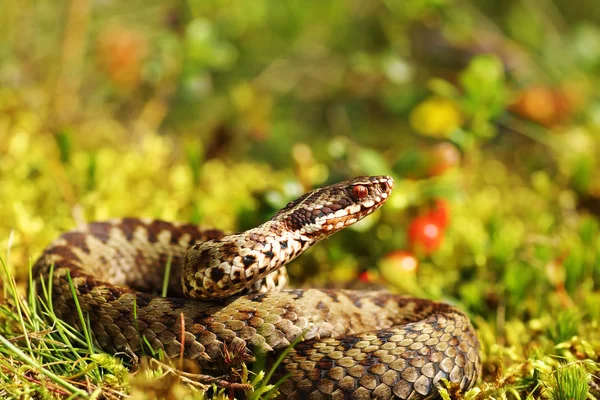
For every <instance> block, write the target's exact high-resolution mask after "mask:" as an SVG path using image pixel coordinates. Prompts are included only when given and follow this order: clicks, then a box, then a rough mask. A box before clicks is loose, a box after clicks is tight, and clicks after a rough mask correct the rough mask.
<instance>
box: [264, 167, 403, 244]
mask: <svg viewBox="0 0 600 400" xmlns="http://www.w3.org/2000/svg"><path fill="white" fill-rule="evenodd" d="M393 187H394V180H393V179H392V178H391V177H390V176H385V175H382V176H359V177H356V178H354V179H351V180H347V181H343V182H339V183H335V184H333V185H329V186H325V187H322V188H319V189H315V190H313V191H311V192H308V193H306V194H304V195H303V196H301V197H300V198H298V199H297V200H295V201H292V202H290V203H289V204H288V205H287V206H286V207H285V208H283V209H282V210H280V211H279V212H278V213H277V214H276V215H275V216H274V217H273V219H272V220H279V221H282V220H284V221H285V224H286V225H287V226H288V227H289V228H291V229H292V230H294V231H297V232H299V233H300V234H301V235H306V236H311V237H315V236H316V237H317V238H323V237H327V236H330V235H332V234H333V233H335V232H337V231H339V230H340V229H343V228H345V227H347V226H349V225H352V224H354V223H356V222H358V221H360V220H361V219H363V218H364V217H366V216H367V215H369V214H371V213H372V212H373V211H375V210H377V209H378V208H379V207H381V206H382V205H383V203H384V202H385V201H386V200H387V199H388V198H389V196H390V193H391V192H392V189H393Z"/></svg>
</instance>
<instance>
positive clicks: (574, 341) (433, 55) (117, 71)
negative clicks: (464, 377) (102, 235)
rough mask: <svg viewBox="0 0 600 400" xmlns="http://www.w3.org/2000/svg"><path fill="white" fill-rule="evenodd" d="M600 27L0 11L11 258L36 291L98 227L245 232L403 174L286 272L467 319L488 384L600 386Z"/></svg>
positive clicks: (524, 13) (456, 5)
mask: <svg viewBox="0 0 600 400" xmlns="http://www.w3.org/2000/svg"><path fill="white" fill-rule="evenodd" d="M599 21H600V8H599V7H597V5H596V4H595V2H594V1H591V0H590V1H583V0H582V1H575V2H574V1H567V0H560V1H551V0H524V1H502V2H496V1H490V0H480V1H453V0H415V1H395V0H387V1H364V2H357V1H350V0H343V1H342V0H336V1H324V2H305V1H287V0H285V1H266V0H253V1H248V0H241V1H236V2H233V1H227V0H218V1H217V0H215V1H199V0H189V1H180V2H167V1H162V0H152V1H129V2H117V1H112V0H97V1H91V0H71V1H66V2H54V1H47V0H42V1H28V0H22V1H18V2H17V1H14V0H4V1H3V2H2V5H1V12H0V138H1V140H0V199H1V200H0V250H1V253H2V254H3V259H4V260H5V261H7V265H8V271H10V273H11V274H14V275H15V276H16V277H17V279H18V280H19V281H20V282H25V281H26V277H27V273H28V266H29V265H30V263H31V262H32V261H34V260H35V258H36V257H37V256H38V255H39V254H40V252H41V250H42V249H43V247H44V246H45V245H46V244H47V243H48V242H50V241H51V240H52V238H54V237H56V236H57V235H58V234H59V233H60V232H63V231H65V230H67V229H71V228H73V227H75V226H77V225H81V224H84V223H85V222H87V221H92V220H99V219H107V218H113V217H121V216H138V217H154V218H162V219H167V220H184V221H192V222H194V223H199V224H202V225H207V226H214V227H217V228H222V229H226V230H243V229H247V228H250V227H253V226H256V225H257V224H259V223H260V222H262V221H264V220H266V219H268V218H269V217H270V216H271V215H272V214H273V213H274V212H275V211H276V210H277V209H279V208H280V207H282V206H283V205H285V204H286V203H287V202H288V201H290V200H292V199H294V198H295V197H297V196H299V195H300V194H301V193H303V192H304V191H307V190H309V189H311V188H313V187H318V186H321V185H325V184H328V183H333V182H336V181H339V180H343V179H347V178H350V177H353V176H355V175H362V174H390V175H392V176H393V177H394V179H395V180H396V188H395V190H394V194H393V196H392V197H391V198H390V200H389V201H388V202H387V204H386V205H385V207H383V209H382V210H381V211H380V212H378V213H376V214H375V215H373V216H372V217H370V218H368V219H367V220H365V221H364V222H363V223H360V224H357V225H356V226H355V227H352V228H350V229H348V230H347V231H345V232H343V233H340V234H339V235H337V236H334V237H333V238H332V239H330V240H328V241H326V242H325V243H322V244H320V245H318V246H316V247H315V248H314V249H313V250H311V251H310V252H309V253H308V254H306V255H304V256H302V257H301V258H300V259H298V260H297V261H295V262H294V263H293V264H292V265H291V266H290V273H291V276H292V280H293V282H294V283H295V285H296V286H320V287H324V286H328V287H371V286H384V287H387V288H388V289H390V290H398V291H402V292H404V293H408V294H412V295H418V296H423V297H430V298H437V299H445V300H447V301H451V302H454V303H457V304H459V305H460V307H462V308H464V309H465V310H467V311H468V312H469V313H470V315H471V317H472V319H473V321H474V323H475V324H476V326H477V327H478V330H479V332H480V335H481V338H482V342H483V348H484V359H485V370H484V379H485V381H486V382H487V384H488V386H482V387H483V388H493V390H500V391H502V390H504V391H505V392H504V393H512V392H510V390H509V389H508V388H509V387H510V388H513V386H514V385H516V384H515V381H518V382H519V385H520V386H518V388H517V389H514V390H515V393H520V394H522V395H527V394H529V393H534V392H535V390H539V389H535V388H538V387H539V385H540V382H545V381H543V378H542V377H543V376H547V375H548V374H550V375H551V374H552V373H553V372H552V371H556V368H558V366H560V365H562V363H564V362H565V361H566V362H569V361H577V362H583V363H584V365H585V368H586V370H587V371H588V372H594V371H596V369H597V366H598V364H597V362H598V349H600V337H599V336H600V335H599V334H598V333H597V332H598V326H597V325H598V318H599V317H600V308H599V307H598V302H599V301H600V291H599V290H598V289H599V286H600V279H599V278H600V246H599V244H600V234H599V232H600V229H599V224H598V215H599V214H600V180H599V178H600V174H599V170H598V165H597V161H598V155H599V152H598V145H599V144H600V97H599V96H598V93H600V91H599V90H598V89H599V87H600V85H599V82H598V72H600V25H598V22H599ZM565 343H567V344H566V345H565ZM539 360H543V363H542V364H540V363H538V364H536V362H537V361H539ZM511 374H512V375H511ZM507 376H514V377H515V380H513V381H511V382H509V381H508V380H507V381H505V382H500V383H499V379H500V378H501V377H507ZM517 378H518V379H517ZM482 390H487V389H482ZM489 390H492V389H489ZM511 390H512V389H511Z"/></svg>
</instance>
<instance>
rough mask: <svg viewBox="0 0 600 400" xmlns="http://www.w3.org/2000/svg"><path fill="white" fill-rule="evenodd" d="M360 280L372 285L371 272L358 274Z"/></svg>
mask: <svg viewBox="0 0 600 400" xmlns="http://www.w3.org/2000/svg"><path fill="white" fill-rule="evenodd" d="M358 280H359V281H361V282H364V283H371V276H370V275H369V271H362V272H361V273H359V274H358Z"/></svg>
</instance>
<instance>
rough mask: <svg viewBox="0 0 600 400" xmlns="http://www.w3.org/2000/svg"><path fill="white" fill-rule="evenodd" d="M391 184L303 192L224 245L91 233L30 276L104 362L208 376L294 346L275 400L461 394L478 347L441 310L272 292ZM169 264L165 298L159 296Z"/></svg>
mask: <svg viewBox="0 0 600 400" xmlns="http://www.w3.org/2000/svg"><path fill="white" fill-rule="evenodd" d="M393 185H394V182H393V180H392V178H390V177H387V176H371V177H358V178H355V179H353V180H349V181H345V182H341V183H337V184H334V185H330V186H327V187H324V188H320V189H316V190H314V191H312V192H309V193H307V194H305V195H303V196H301V197H300V198H299V199H297V200H295V201H293V202H291V203H289V204H288V205H287V206H286V207H284V208H283V209H281V210H280V211H279V212H277V214H276V215H275V216H274V217H273V218H272V219H271V220H269V221H267V222H265V223H264V224H262V225H260V226H258V227H256V228H253V229H250V230H248V231H246V232H242V233H239V234H235V235H229V236H227V235H225V234H224V233H223V232H221V231H218V230H212V229H200V228H198V227H196V226H193V225H190V224H180V223H172V222H165V221H158V220H142V219H134V218H127V219H120V220H112V221H108V222H95V223H91V224H89V225H87V227H86V228H84V229H80V230H74V231H71V232H68V233H65V234H63V235H62V236H60V237H59V238H58V239H56V240H55V241H54V242H53V243H52V244H50V245H49V246H48V247H47V248H46V249H45V251H44V253H43V254H42V256H41V257H40V259H39V260H38V261H37V262H36V264H35V266H34V274H35V275H34V276H35V277H37V279H38V280H40V281H41V280H45V281H46V282H47V280H48V278H49V276H51V277H52V278H51V280H52V303H53V308H54V311H55V312H56V314H57V315H58V316H59V317H60V318H61V319H63V320H64V321H65V322H67V323H69V324H71V325H74V326H78V325H79V318H78V315H77V312H76V305H75V302H74V299H73V297H72V291H71V289H74V290H75V292H76V294H77V299H78V303H79V306H80V307H81V310H82V311H83V313H84V315H86V317H87V318H89V321H90V326H91V327H92V331H93V334H94V338H95V341H96V342H97V344H98V345H99V346H100V347H101V348H102V349H104V350H105V351H108V352H112V353H119V352H122V353H128V354H132V353H136V354H141V353H142V352H143V351H144V350H143V348H142V347H143V346H144V345H146V346H150V347H151V348H153V349H154V350H158V349H162V350H163V351H164V354H166V355H167V356H168V357H171V358H173V357H178V356H179V355H180V351H183V352H184V356H185V357H187V358H190V359H195V360H197V361H198V363H199V364H200V366H201V367H202V368H203V371H212V372H213V373H214V374H219V373H222V372H223V371H222V370H220V367H219V366H222V365H223V354H224V352H225V349H226V348H227V349H233V348H235V349H241V350H240V351H241V354H242V357H241V358H242V360H243V361H247V362H252V361H253V359H254V355H255V354H256V353H257V352H266V353H267V354H277V353H278V352H281V351H283V350H284V349H286V348H288V347H289V346H290V344H291V343H292V342H294V341H295V340H296V339H297V338H299V337H301V338H302V339H301V341H300V343H298V344H297V345H296V346H295V347H293V349H292V350H291V351H290V352H289V353H288V355H287V356H286V357H285V358H284V360H283V363H282V364H281V365H280V367H279V370H280V372H281V374H282V375H283V374H286V373H289V378H288V379H287V380H285V381H284V382H283V384H282V385H281V387H280V392H281V393H282V397H285V398H309V399H327V398H333V399H346V398H347V399H371V398H377V399H389V398H400V399H425V398H427V399H428V398H436V397H438V396H439V394H438V391H437V388H436V387H437V386H438V385H440V384H441V380H442V379H447V380H449V381H452V382H456V383H458V385H459V386H460V388H461V389H463V390H464V389H467V388H470V387H472V386H473V385H474V383H475V381H476V380H477V378H478V376H479V374H480V369H481V360H480V355H479V342H478V340H477V336H476V333H475V331H474V329H473V327H472V326H471V324H470V322H469V320H468V318H467V317H466V316H465V315H464V314H463V313H462V312H460V311H458V310H457V309H455V308H453V307H452V306H450V305H447V304H444V303H438V302H434V301H430V300H424V299H418V298H412V297H404V296H400V295H396V294H391V293H388V292H383V291H352V290H319V289H303V290H301V289H291V290H290V289H284V285H285V283H286V281H287V275H286V273H285V268H282V267H283V266H284V265H285V264H286V263H288V262H289V261H291V260H292V259H294V258H295V257H297V256H298V255H299V254H300V253H302V252H303V251H304V250H306V249H307V248H309V247H310V246H312V245H313V244H314V243H316V242H318V241H319V240H321V239H324V238H326V237H328V236H330V235H332V234H333V233H335V232H337V231H339V230H340V229H343V228H344V227H346V226H349V225H351V224H353V223H355V222H357V221H359V220H360V219H362V218H363V217H365V216H367V215H369V214H370V213H372V212H373V211H375V210H376V209H378V208H379V207H380V206H381V205H382V204H383V203H384V202H385V201H386V199H387V198H388V197H389V195H390V193H391V190H392V188H393ZM169 263H170V265H172V269H171V273H170V281H169V292H168V294H169V297H159V296H158V295H157V294H156V293H157V291H158V288H160V287H161V286H162V281H163V275H164V273H165V266H166V265H167V264H169ZM69 280H71V282H72V283H71V284H70V283H69ZM184 296H187V297H184ZM182 323H183V329H184V332H185V333H184V334H183V335H182V333H181V332H182V326H181V325H182ZM141 338H144V340H141ZM143 343H144V344H143Z"/></svg>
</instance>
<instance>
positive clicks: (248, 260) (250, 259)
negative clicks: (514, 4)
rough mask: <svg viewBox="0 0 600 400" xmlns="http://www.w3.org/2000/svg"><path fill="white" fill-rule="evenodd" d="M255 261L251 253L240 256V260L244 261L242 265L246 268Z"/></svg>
mask: <svg viewBox="0 0 600 400" xmlns="http://www.w3.org/2000/svg"><path fill="white" fill-rule="evenodd" d="M255 261H256V257H254V256H253V255H249V256H244V257H242V262H243V263H244V266H245V267H246V268H248V267H249V266H251V265H252V264H254V262H255Z"/></svg>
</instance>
